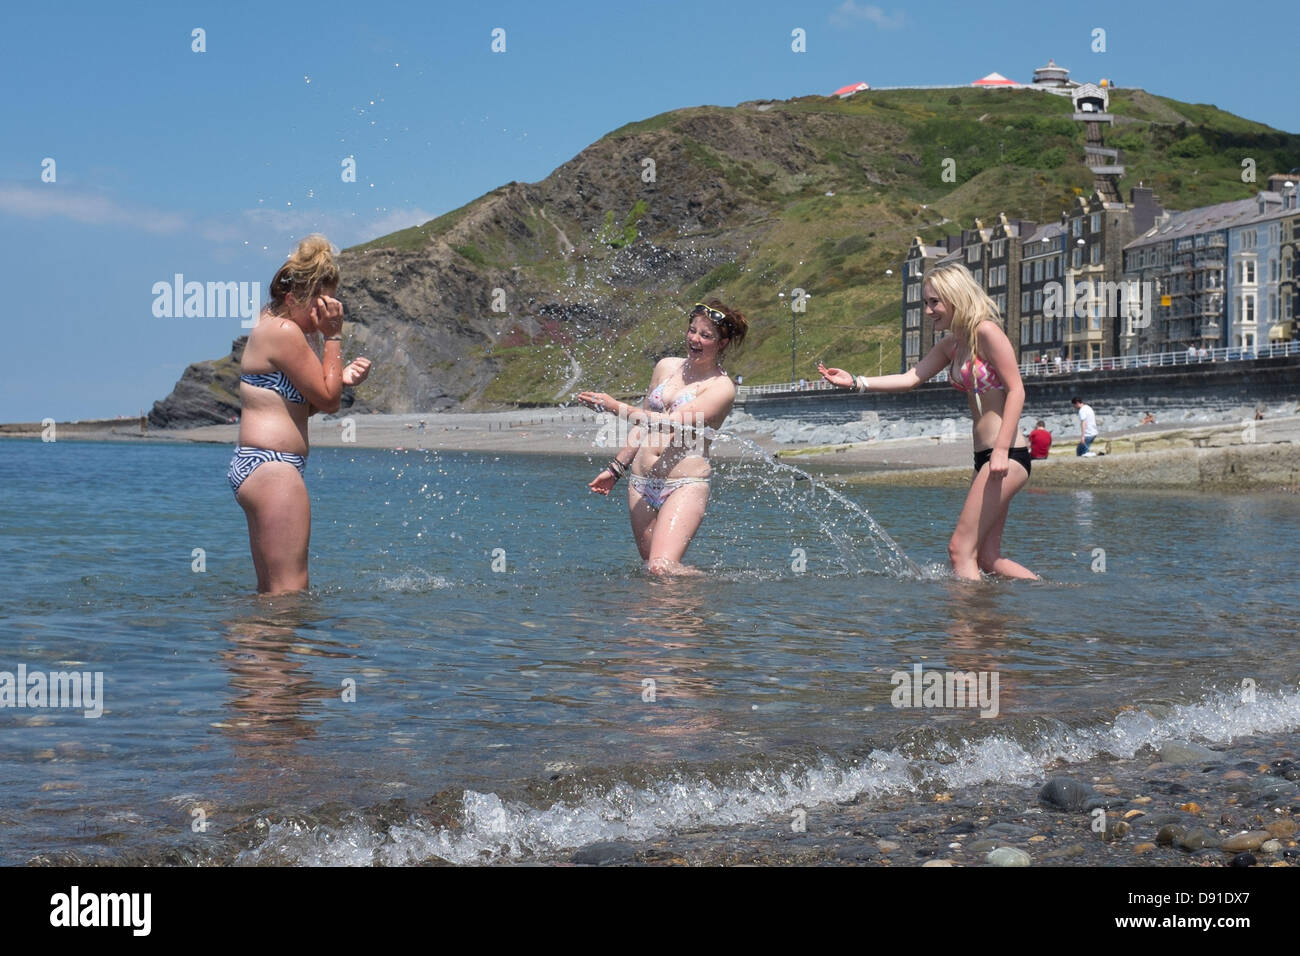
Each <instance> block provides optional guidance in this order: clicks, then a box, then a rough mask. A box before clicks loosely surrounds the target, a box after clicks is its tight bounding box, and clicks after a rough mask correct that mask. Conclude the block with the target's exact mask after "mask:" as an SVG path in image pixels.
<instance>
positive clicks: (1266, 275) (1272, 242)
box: [1226, 176, 1295, 352]
mask: <svg viewBox="0 0 1300 956" xmlns="http://www.w3.org/2000/svg"><path fill="white" fill-rule="evenodd" d="M1289 182H1290V181H1288V180H1285V179H1284V178H1283V177H1280V176H1273V177H1270V183H1269V184H1270V186H1273V185H1276V186H1277V187H1279V190H1280V191H1277V192H1275V191H1273V190H1272V189H1269V190H1264V191H1261V192H1260V193H1259V194H1258V195H1256V197H1255V201H1256V208H1257V209H1258V215H1257V216H1255V217H1254V218H1252V219H1250V220H1248V221H1246V222H1244V223H1239V224H1237V225H1235V226H1231V227H1229V229H1228V256H1229V258H1230V265H1229V269H1228V274H1227V289H1226V292H1227V313H1228V328H1227V344H1228V346H1229V347H1230V348H1238V349H1243V350H1245V351H1250V352H1254V351H1256V350H1257V349H1258V348H1259V347H1260V346H1261V345H1263V344H1265V343H1267V342H1269V341H1274V342H1276V341H1280V340H1284V339H1286V338H1287V337H1288V336H1289V334H1290V332H1291V325H1292V322H1293V318H1294V311H1292V312H1291V313H1290V314H1288V313H1287V311H1286V303H1284V301H1283V299H1284V296H1285V295H1286V294H1287V293H1288V292H1289V291H1290V290H1289V289H1288V290H1287V292H1284V291H1283V286H1282V270H1283V259H1282V228H1283V223H1284V221H1285V220H1287V219H1288V218H1294V216H1295V184H1294V183H1293V182H1292V183H1290V186H1289V189H1288V183H1289ZM1293 261H1294V260H1293Z"/></svg>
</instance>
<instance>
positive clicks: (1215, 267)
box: [1123, 198, 1261, 352]
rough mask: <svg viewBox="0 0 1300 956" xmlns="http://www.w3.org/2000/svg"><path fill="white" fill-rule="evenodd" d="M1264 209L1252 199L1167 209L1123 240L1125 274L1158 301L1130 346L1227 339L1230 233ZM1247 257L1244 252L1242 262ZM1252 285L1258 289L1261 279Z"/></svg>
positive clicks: (1181, 345)
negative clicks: (1147, 290)
mask: <svg viewBox="0 0 1300 956" xmlns="http://www.w3.org/2000/svg"><path fill="white" fill-rule="evenodd" d="M1260 209H1261V205H1260V200H1259V199H1258V198H1253V199H1235V200H1232V201H1231V202H1224V203H1216V204H1214V205H1212V206H1201V207H1199V208H1196V209H1190V210H1188V211H1186V212H1169V213H1164V214H1163V215H1161V216H1160V217H1158V218H1157V220H1156V222H1155V224H1154V225H1152V226H1151V228H1149V229H1147V230H1146V231H1145V232H1142V233H1140V234H1139V235H1138V236H1137V237H1136V238H1135V239H1133V240H1132V241H1130V242H1129V243H1127V244H1126V245H1125V247H1124V266H1123V273H1124V276H1125V277H1126V278H1129V279H1134V280H1137V281H1139V282H1140V283H1142V284H1143V288H1147V289H1150V290H1151V292H1152V294H1153V296H1154V298H1155V302H1156V304H1155V305H1154V307H1153V308H1152V310H1151V313H1152V314H1151V321H1150V323H1149V324H1148V325H1146V326H1145V327H1143V328H1141V329H1139V330H1138V331H1137V334H1136V335H1135V336H1134V337H1133V338H1134V341H1133V342H1132V343H1131V351H1133V352H1178V351H1182V350H1185V349H1187V348H1188V347H1189V346H1191V347H1193V348H1202V347H1204V348H1211V349H1212V348H1220V347H1222V346H1224V345H1227V344H1228V322H1227V312H1226V309H1227V305H1226V303H1227V296H1228V294H1229V290H1228V270H1229V259H1228V232H1229V230H1231V229H1232V228H1233V227H1235V226H1239V225H1245V224H1247V223H1248V222H1250V221H1251V220H1253V219H1256V218H1258V217H1259V216H1260V215H1261V212H1260ZM1247 258H1249V257H1248V256H1243V257H1242V261H1243V263H1244V262H1245V260H1246V259H1247ZM1244 276H1245V267H1244V265H1243V278H1244ZM1250 288H1251V289H1253V290H1257V288H1258V283H1257V282H1255V283H1252V284H1251V285H1250ZM1243 308H1244V302H1243Z"/></svg>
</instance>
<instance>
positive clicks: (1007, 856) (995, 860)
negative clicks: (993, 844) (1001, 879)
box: [984, 846, 1031, 866]
mask: <svg viewBox="0 0 1300 956" xmlns="http://www.w3.org/2000/svg"><path fill="white" fill-rule="evenodd" d="M984 859H985V860H986V861H987V862H988V863H990V864H992V865H993V866H1029V864H1030V862H1031V861H1030V859H1029V854H1028V853H1026V852H1025V851H1024V850H1017V849H1016V848H1015V847H1013V846H1000V847H998V848H997V849H996V850H992V851H990V853H989V855H988V856H986V857H985V858H984Z"/></svg>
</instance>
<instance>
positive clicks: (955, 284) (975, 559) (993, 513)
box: [817, 263, 1038, 580]
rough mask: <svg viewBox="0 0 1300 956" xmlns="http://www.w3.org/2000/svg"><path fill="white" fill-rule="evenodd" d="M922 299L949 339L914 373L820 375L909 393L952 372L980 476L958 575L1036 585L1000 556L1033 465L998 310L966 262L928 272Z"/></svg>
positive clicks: (825, 371)
mask: <svg viewBox="0 0 1300 956" xmlns="http://www.w3.org/2000/svg"><path fill="white" fill-rule="evenodd" d="M921 293H922V298H923V299H924V301H925V314H926V315H928V316H930V317H931V318H932V319H933V320H934V330H935V331H936V332H947V331H951V332H952V334H951V335H946V336H944V337H943V338H942V339H940V340H939V341H938V342H936V343H935V344H934V348H932V349H930V352H929V354H927V355H926V356H925V358H923V359H921V361H920V362H918V363H917V365H916V367H915V368H913V369H911V370H910V371H907V372H902V373H900V374H898V375H881V376H876V377H873V378H868V377H867V376H865V375H859V376H858V377H857V378H854V377H853V376H852V375H850V374H849V373H848V372H846V371H844V370H843V369H838V368H827V367H826V366H825V365H821V364H819V365H818V366H817V370H818V371H819V372H821V373H822V378H824V379H826V381H828V382H830V383H831V384H832V385H838V386H840V387H841V388H853V387H855V386H856V387H857V389H858V391H860V392H865V391H868V390H874V391H880V392H906V391H908V390H909V389H913V388H916V386H918V385H920V384H921V383H922V382H925V381H928V380H929V379H931V378H933V377H934V376H935V375H937V374H938V373H939V371H940V370H941V369H943V368H945V367H947V368H948V375H949V380H950V381H951V382H952V385H953V387H954V388H956V389H957V390H958V391H961V392H965V393H966V397H967V400H968V402H969V404H970V413H971V418H972V419H973V424H972V426H971V433H972V436H973V437H974V444H975V477H974V479H973V480H972V481H971V486H970V491H968V492H967V493H966V503H965V504H964V505H963V506H962V509H961V516H960V517H959V518H958V519H957V528H956V530H955V531H953V533H952V538H951V539H950V540H949V541H948V560H949V561H950V562H952V570H953V573H954V574H956V576H957V577H959V578H967V579H971V580H979V577H980V572H981V571H985V572H988V573H990V574H1001V575H1004V576H1005V577H1009V578H1030V579H1033V580H1037V579H1038V575H1036V574H1034V572H1033V571H1030V570H1029V569H1028V568H1026V567H1023V566H1022V565H1019V564H1017V563H1016V562H1014V561H1012V560H1011V559H1010V558H1004V557H1003V556H1002V529H1003V527H1004V526H1005V525H1006V522H1007V509H1008V508H1009V507H1010V505H1011V499H1012V498H1014V497H1015V496H1016V492H1018V491H1020V489H1021V488H1023V487H1024V486H1025V484H1026V482H1028V481H1029V470H1030V467H1031V461H1030V458H1029V442H1028V441H1027V440H1026V439H1025V436H1024V435H1023V434H1022V433H1021V431H1020V413H1021V411H1022V410H1023V409H1024V407H1025V386H1024V384H1023V383H1022V382H1021V381H1020V368H1019V366H1017V365H1016V353H1015V350H1014V349H1013V348H1012V347H1011V340H1010V339H1008V338H1007V334H1006V333H1005V332H1003V331H1002V326H1001V322H1000V317H999V316H998V308H997V305H995V304H994V302H993V300H992V299H990V298H989V297H988V295H987V293H985V291H984V290H983V289H981V288H980V285H979V283H978V282H976V281H975V277H974V276H972V275H971V274H970V272H969V271H967V269H966V267H965V266H963V265H962V264H961V263H951V264H949V265H945V266H939V267H938V268H937V269H934V270H933V271H932V272H930V273H928V274H927V275H926V276H925V280H924V283H923V285H922V290H921Z"/></svg>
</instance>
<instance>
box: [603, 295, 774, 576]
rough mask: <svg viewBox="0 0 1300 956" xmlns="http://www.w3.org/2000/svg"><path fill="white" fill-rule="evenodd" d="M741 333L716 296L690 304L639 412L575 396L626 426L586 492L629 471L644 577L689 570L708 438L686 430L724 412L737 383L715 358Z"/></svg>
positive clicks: (704, 487)
mask: <svg viewBox="0 0 1300 956" xmlns="http://www.w3.org/2000/svg"><path fill="white" fill-rule="evenodd" d="M748 329H749V323H748V322H747V321H746V319H745V317H744V316H743V315H741V314H740V313H739V312H737V311H735V310H734V309H729V308H727V306H725V305H723V304H722V303H721V302H719V301H718V300H717V299H710V300H709V302H708V304H707V305H706V304H705V303H702V302H697V303H696V304H695V307H694V308H693V309H692V310H691V313H690V326H689V328H688V329H687V332H686V347H687V356H686V358H666V359H661V360H660V362H659V364H657V365H656V366H655V369H654V372H653V374H652V375H651V377H650V391H649V393H648V394H647V395H646V397H645V400H644V401H643V402H642V403H641V406H640V407H639V408H638V407H635V406H631V405H627V404H625V403H623V402H620V401H618V400H617V399H615V398H613V397H611V396H610V395H607V394H605V393H604V392H583V393H582V394H580V395H579V396H578V401H580V402H581V403H582V404H584V405H586V406H588V407H589V408H594V409H596V410H597V411H606V412H613V413H614V414H615V416H617V418H618V420H619V422H620V423H624V422H626V423H627V425H629V426H631V427H630V428H629V429H628V434H627V440H626V441H625V442H624V444H623V446H622V447H621V448H620V449H619V450H618V452H617V453H616V454H615V455H614V457H613V458H612V459H611V460H610V462H609V465H608V466H607V467H606V468H605V470H604V471H602V472H601V473H600V474H599V475H597V476H596V478H595V479H594V480H593V481H592V482H591V484H589V485H588V487H589V488H590V489H591V490H592V491H594V492H596V493H597V494H601V495H608V494H609V493H610V490H611V489H612V488H613V487H614V484H615V483H616V482H617V481H618V480H619V479H620V478H622V477H623V475H624V474H626V473H628V472H630V474H629V476H628V489H627V507H628V515H629V517H630V518H631V521H632V537H633V539H634V540H635V541H636V546H637V549H638V550H639V551H640V552H641V560H642V561H644V562H645V567H646V570H647V571H649V572H650V573H651V574H683V573H694V572H692V571H691V569H690V568H687V567H686V566H685V565H683V564H682V563H681V562H682V558H683V557H684V556H685V554H686V549H687V548H688V547H690V544H691V539H692V538H694V537H695V532H696V531H697V530H698V529H699V527H700V522H701V521H703V520H704V511H705V506H706V505H707V504H708V501H709V474H710V467H709V441H708V439H706V438H704V437H703V436H702V435H700V434H698V433H697V432H695V431H694V430H693V429H698V428H704V427H709V428H714V429H717V428H721V427H722V423H723V421H725V420H726V418H727V415H729V414H730V413H731V405H732V403H733V402H734V401H735V400H736V386H735V384H734V383H733V382H732V381H731V378H730V376H728V375H727V373H726V372H725V371H724V370H723V368H722V364H721V363H722V356H723V353H724V352H725V351H726V350H727V349H728V348H731V347H734V346H738V345H740V343H741V342H742V341H743V340H744V338H745V333H746V332H747V331H748ZM683 426H686V427H683Z"/></svg>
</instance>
